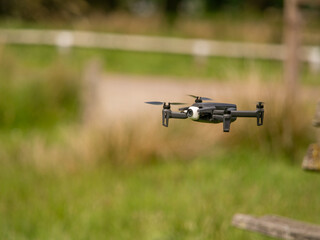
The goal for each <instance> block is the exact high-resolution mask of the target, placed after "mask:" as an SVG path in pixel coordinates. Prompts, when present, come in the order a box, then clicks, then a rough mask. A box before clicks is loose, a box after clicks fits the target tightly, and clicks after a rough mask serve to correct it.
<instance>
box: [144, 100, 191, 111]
mask: <svg viewBox="0 0 320 240" xmlns="http://www.w3.org/2000/svg"><path fill="white" fill-rule="evenodd" d="M144 103H146V104H151V105H163V108H167V109H168V108H169V109H170V105H185V104H186V103H179V102H168V103H166V102H158V101H152V102H144Z"/></svg>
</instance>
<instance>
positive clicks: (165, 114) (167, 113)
mask: <svg viewBox="0 0 320 240" xmlns="http://www.w3.org/2000/svg"><path fill="white" fill-rule="evenodd" d="M145 103H146V104H151V105H163V109H162V125H163V126H165V127H168V125H169V118H170V117H171V110H170V106H171V105H185V104H186V103H178V102H168V103H166V102H159V101H151V102H145Z"/></svg>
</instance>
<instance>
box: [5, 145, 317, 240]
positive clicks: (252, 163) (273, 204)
mask: <svg viewBox="0 0 320 240" xmlns="http://www.w3.org/2000/svg"><path fill="white" fill-rule="evenodd" d="M269 159H270V156H269V155H262V156H261V155H260V154H259V153H258V152H253V151H252V150H251V149H250V150H239V149H237V150H235V151H228V153H227V152H221V153H220V154H218V155H215V156H212V157H207V158H198V159H194V160H193V161H191V162H184V161H168V162H166V163H161V164H153V165H148V166H136V167H134V168H121V167H110V166H107V165H106V166H97V167H94V168H92V167H91V168H88V167H84V168H78V169H77V170H75V169H73V170H72V171H67V172H56V171H55V170H49V171H37V170H35V169H34V168H32V167H27V166H21V165H14V164H6V165H2V167H1V168H0V215H1V218H0V238H2V239H16V240H20V239H97V240H98V239H106V237H107V238H110V239H142V240H143V239H203V240H205V239H216V240H219V239H223V240H228V239H239V240H241V239H269V238H266V237H262V236H260V235H258V234H254V233H250V232H245V231H242V230H239V229H236V228H234V227H232V226H231V224H230V222H231V219H232V216H233V214H235V213H238V212H241V213H248V214H254V215H258V216H259V215H265V214H271V213H272V214H278V215H282V216H286V217H291V218H294V219H297V220H304V221H310V222H313V223H318V224H319V223H320V222H319V214H320V206H319V204H318V203H319V201H320V193H319V191H317V190H318V189H319V187H320V185H319V181H315V178H316V177H317V176H315V175H313V174H308V173H305V172H302V171H301V170H300V167H299V166H290V165H286V164H284V163H283V162H284V161H283V159H281V158H277V159H275V161H272V162H271V161H270V160H269Z"/></svg>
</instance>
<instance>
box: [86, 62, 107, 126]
mask: <svg viewBox="0 0 320 240" xmlns="http://www.w3.org/2000/svg"><path fill="white" fill-rule="evenodd" d="M101 76H102V63H101V61H99V60H97V59H92V60H90V61H89V62H88V63H87V64H86V65H85V69H84V72H83V77H82V78H83V85H82V89H83V90H82V109H83V110H82V120H83V123H84V124H86V125H88V124H92V123H94V120H95V119H94V116H95V114H96V113H97V111H96V108H97V102H98V99H97V98H98V89H99V83H100V81H101V78H102V77H101ZM96 120H97V119H96Z"/></svg>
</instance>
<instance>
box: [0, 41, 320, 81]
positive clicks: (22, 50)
mask: <svg viewBox="0 0 320 240" xmlns="http://www.w3.org/2000/svg"><path fill="white" fill-rule="evenodd" d="M2 55H3V56H6V58H7V57H8V58H9V61H10V60H11V61H12V62H14V64H15V65H16V64H18V66H23V67H24V68H28V69H29V70H34V71H35V70H39V69H40V68H41V69H44V68H48V67H50V66H52V65H53V64H56V63H57V62H58V63H59V62H60V63H61V64H63V65H64V66H68V67H69V68H71V69H75V70H76V71H81V70H82V69H83V66H84V65H85V63H86V62H87V61H88V60H89V59H92V58H99V59H101V60H102V61H103V63H104V68H105V70H106V71H107V72H113V73H126V74H135V75H161V76H177V77H180V78H181V80H183V79H184V78H188V79H190V78H196V79H198V80H204V81H233V80H240V81H244V82H245V81H248V80H251V79H252V78H256V77H259V79H261V80H263V81H269V82H281V81H282V63H281V62H278V61H271V60H270V61H269V60H248V59H228V58H222V57H211V58H209V59H208V60H207V61H206V62H205V63H203V64H202V63H197V62H196V61H195V59H194V58H193V57H192V56H185V55H174V54H160V53H140V52H125V51H117V50H98V49H79V48H75V49H72V50H71V51H70V52H69V53H66V54H59V52H58V51H57V49H56V48H54V47H45V46H19V45H15V46H6V47H4V48H3V49H2ZM8 64H10V62H9V63H8ZM302 70H303V71H302V77H301V82H302V83H304V84H308V85H310V84H317V83H318V79H319V75H320V74H319V73H313V72H311V71H310V70H309V68H308V66H307V64H305V65H303V66H302Z"/></svg>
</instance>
